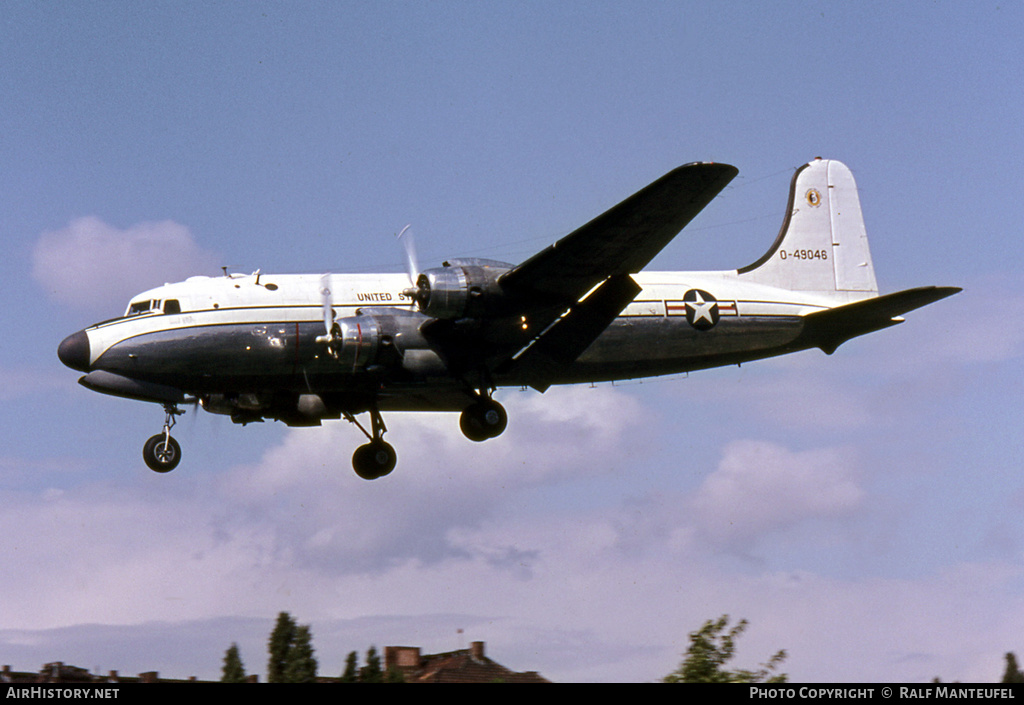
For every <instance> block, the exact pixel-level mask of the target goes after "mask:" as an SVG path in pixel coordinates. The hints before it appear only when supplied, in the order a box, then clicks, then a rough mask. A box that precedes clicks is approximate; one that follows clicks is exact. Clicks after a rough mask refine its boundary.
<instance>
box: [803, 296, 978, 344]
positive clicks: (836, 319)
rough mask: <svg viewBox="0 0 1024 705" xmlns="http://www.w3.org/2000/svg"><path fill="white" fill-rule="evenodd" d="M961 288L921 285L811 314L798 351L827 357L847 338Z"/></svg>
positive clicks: (887, 323) (898, 320)
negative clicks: (818, 350) (813, 351)
mask: <svg viewBox="0 0 1024 705" xmlns="http://www.w3.org/2000/svg"><path fill="white" fill-rule="evenodd" d="M960 290H961V289H960V288H959V287H955V286H924V287H919V288H917V289H907V290H905V291H898V292H896V293H894V294H886V295H885V296H878V297H875V298H871V299H866V300H864V301H858V302H856V303H852V304H847V305H846V306H839V307H837V308H831V309H829V310H827V311H821V312H819V313H812V314H811V315H809V316H806V317H805V318H804V330H803V333H801V334H800V338H799V339H798V341H797V342H798V343H799V344H800V347H802V348H809V347H815V348H821V349H822V350H823V351H824V352H825V353H826V354H828V355H831V354H832V353H833V352H835V350H836V348H838V347H839V346H840V345H842V344H843V343H845V342H846V341H847V340H850V339H851V338H856V337H857V336H859V335H864V334H865V333H872V332H874V331H876V330H881V329H883V328H888V327H889V326H894V325H896V324H897V323H902V322H903V319H902V318H899V317H900V316H902V315H903V314H904V313H908V312H910V311H913V310H914V309H917V308H921V307H922V306H927V305H928V304H931V303H935V302H936V301H939V300H940V299H944V298H946V297H947V296H952V295H953V294H956V293H958V292H959V291H960Z"/></svg>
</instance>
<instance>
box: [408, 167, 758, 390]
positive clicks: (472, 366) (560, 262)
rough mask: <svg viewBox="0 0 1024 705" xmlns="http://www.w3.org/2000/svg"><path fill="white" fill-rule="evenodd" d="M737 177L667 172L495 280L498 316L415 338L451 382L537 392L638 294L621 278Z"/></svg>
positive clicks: (706, 171)
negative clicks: (481, 381) (489, 381)
mask: <svg viewBox="0 0 1024 705" xmlns="http://www.w3.org/2000/svg"><path fill="white" fill-rule="evenodd" d="M737 173H738V171H737V169H736V168H735V167H732V166H729V165H727V164H687V165H685V166H681V167H679V168H678V169H675V170H673V171H671V172H669V173H668V174H666V175H665V176H663V177H661V178H660V179H658V180H657V181H655V182H654V183H652V184H650V185H649V186H647V187H646V188H644V189H642V190H641V191H638V192H637V193H635V194H633V195H632V196H630V197H629V198H627V199H626V200H625V201H622V202H621V203H619V204H618V205H617V206H614V207H612V208H611V209H610V210H608V211H606V212H605V213H604V214H602V215H599V216H598V217H597V218H595V219H593V220H592V221H590V222H589V223H587V224H586V225H584V226H583V227H581V228H579V229H577V230H575V231H574V232H572V233H570V234H569V235H566V236H565V237H564V238H562V239H561V240H559V241H558V242H556V243H555V244H554V245H551V246H550V247H548V248H546V249H545V250H543V251H541V252H539V253H538V254H536V255H534V256H533V257H530V258H529V259H527V260H526V261H525V262H523V263H522V264H520V265H518V266H516V267H513V268H511V269H510V270H509V271H507V272H505V273H504V274H502V275H500V276H499V277H498V279H497V284H498V285H499V288H500V291H501V297H502V301H503V306H504V309H503V310H504V311H505V314H504V315H498V316H497V317H494V318H489V319H485V320H479V319H477V320H460V321H451V320H438V321H434V322H432V323H430V324H428V326H427V327H425V328H424V334H425V335H426V336H427V337H428V339H430V341H431V345H432V347H433V348H434V350H435V351H436V352H437V353H438V354H439V355H440V356H441V358H442V359H443V360H444V361H445V364H446V365H447V366H448V369H449V370H450V371H451V372H452V373H453V374H455V375H463V374H469V373H474V374H475V373H476V372H478V371H479V370H481V369H486V370H490V371H492V372H498V373H500V374H512V375H514V376H517V377H518V378H519V379H522V380H524V381H526V382H528V383H529V384H530V385H531V386H535V387H537V388H538V389H542V388H546V382H545V379H547V378H549V377H550V376H551V375H552V373H553V372H554V371H556V370H558V369H560V368H564V367H565V366H567V365H570V364H572V362H573V361H575V359H576V358H577V357H579V355H581V354H582V353H583V351H584V350H586V348H587V347H588V346H589V345H590V344H591V343H592V342H593V341H594V340H595V339H596V338H597V337H598V336H599V335H600V334H601V332H602V331H603V330H604V329H605V328H606V327H607V326H608V325H609V323H611V321H612V320H614V319H615V317H616V316H617V315H618V314H619V312H621V311H622V309H623V308H625V307H626V306H627V305H628V304H629V302H630V301H632V299H633V297H634V296H636V294H637V292H638V291H639V287H638V286H637V284H636V282H634V281H633V280H632V279H631V278H630V276H629V275H630V274H632V273H635V272H638V271H640V270H641V269H643V268H644V267H645V266H646V265H647V263H648V262H650V261H651V260H652V259H653V258H654V256H655V255H657V254H658V252H660V251H661V249H662V248H664V247H665V245H667V244H668V243H669V241H671V240H672V238H674V237H675V236H676V235H677V234H678V233H679V231H680V230H682V229H683V227H684V226H685V225H686V224H687V223H689V222H690V221H691V220H693V218H694V217H695V216H696V215H697V214H698V213H699V212H700V211H701V210H702V209H703V208H704V207H705V206H706V205H707V204H708V203H710V202H711V200H712V199H713V198H714V197H715V196H716V195H717V194H718V193H719V192H720V191H721V190H722V189H723V188H725V186H726V184H728V183H729V181H731V180H732V179H733V177H735V176H736V174H737ZM588 292H589V295H588ZM584 296H587V298H586V299H583V297H584ZM581 299H582V300H581ZM527 321H528V322H529V325H526V322H527ZM521 322H522V323H523V325H520V323H521Z"/></svg>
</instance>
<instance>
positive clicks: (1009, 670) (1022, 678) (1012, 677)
mask: <svg viewBox="0 0 1024 705" xmlns="http://www.w3.org/2000/svg"><path fill="white" fill-rule="evenodd" d="M1002 682H1003V683H1024V673H1022V672H1021V670H1020V668H1018V667H1017V656H1016V655H1015V654H1014V653H1013V652H1012V651H1011V652H1009V653H1008V654H1006V670H1005V671H1003V681H1002Z"/></svg>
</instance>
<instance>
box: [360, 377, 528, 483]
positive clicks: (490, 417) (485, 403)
mask: <svg viewBox="0 0 1024 705" xmlns="http://www.w3.org/2000/svg"><path fill="white" fill-rule="evenodd" d="M343 413H344V416H345V418H346V419H347V420H348V421H350V422H352V423H354V424H355V425H356V426H357V427H358V428H359V430H360V431H362V432H363V435H365V436H366V437H367V438H368V439H369V441H370V442H369V443H366V444H364V445H361V446H359V447H358V448H356V452H355V453H353V455H352V468H353V469H354V470H355V471H356V475H358V476H359V477H361V478H363V479H364V480H376V479H377V478H379V477H384V476H385V475H387V474H388V473H390V472H391V471H392V470H394V469H395V464H396V463H397V462H398V454H397V453H395V449H394V448H393V447H391V445H390V444H388V443H386V442H385V441H384V434H385V433H387V430H388V429H387V427H386V426H385V425H384V419H383V418H382V417H381V415H380V410H379V409H377V408H372V409H370V431H367V430H366V429H365V428H364V427H363V425H362V424H360V423H359V421H357V420H356V417H355V416H354V415H353V414H351V413H349V412H343ZM507 425H508V414H506V413H505V408H504V407H503V406H502V405H501V404H499V403H498V402H496V401H494V400H493V399H491V398H490V396H489V395H483V394H476V393H475V392H474V394H473V402H472V403H471V404H470V405H469V406H467V407H466V408H465V409H464V410H463V412H462V416H461V417H460V418H459V426H460V428H461V429H462V433H463V434H464V435H465V436H466V438H468V439H469V440H471V441H476V442H477V443H479V442H481V441H486V440H487V439H488V438H496V437H497V436H500V435H501V433H502V432H503V431H504V430H505V426H507Z"/></svg>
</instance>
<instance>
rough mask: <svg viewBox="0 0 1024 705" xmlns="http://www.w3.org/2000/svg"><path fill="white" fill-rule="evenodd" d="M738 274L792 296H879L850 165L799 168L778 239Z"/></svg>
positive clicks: (818, 162)
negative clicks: (802, 293) (812, 293)
mask: <svg viewBox="0 0 1024 705" xmlns="http://www.w3.org/2000/svg"><path fill="white" fill-rule="evenodd" d="M737 273H738V274H739V275H740V276H741V277H742V278H743V279H745V280H747V281H753V282H757V283H760V284H767V285H770V286H776V287H781V288H784V289H790V290H793V291H816V292H822V293H827V292H853V293H862V294H877V293H878V285H877V283H876V281H875V269H874V265H873V264H872V262H871V251H870V249H869V248H868V238H867V232H866V231H865V229H864V218H863V216H862V214H861V209H860V198H859V196H858V195H857V184H856V182H855V181H854V178H853V174H852V173H851V172H850V170H849V169H848V168H847V167H846V165H845V164H843V163H842V162H838V161H834V160H828V159H815V160H814V161H812V162H810V163H809V164H805V165H804V166H802V167H800V168H799V169H797V172H796V174H794V175H793V181H792V183H791V185H790V190H789V206H788V209H787V215H786V219H785V221H784V222H783V224H782V229H781V230H780V231H779V235H778V237H777V238H776V239H775V242H774V243H773V245H772V247H771V248H770V249H769V250H768V252H766V253H765V254H764V255H763V256H762V257H761V258H760V259H759V260H757V261H756V262H754V263H753V264H751V265H749V266H747V267H743V268H742V269H739V270H737Z"/></svg>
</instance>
